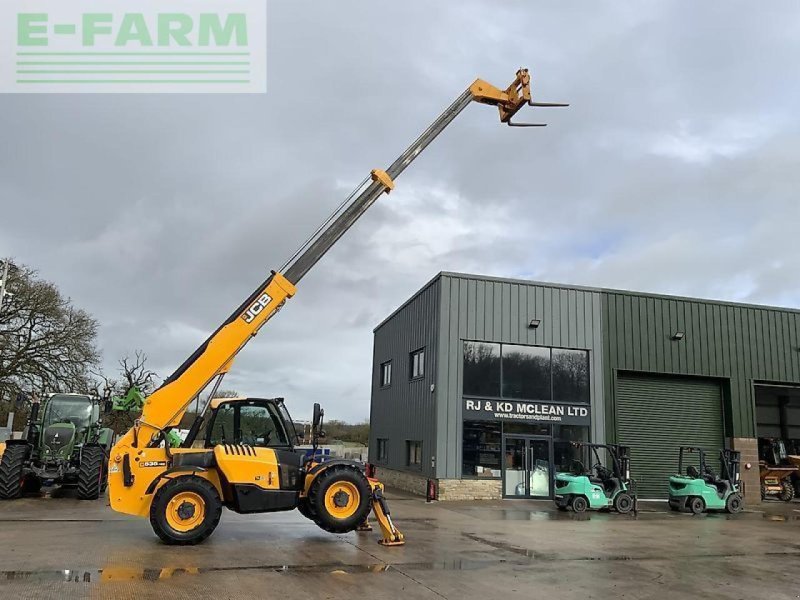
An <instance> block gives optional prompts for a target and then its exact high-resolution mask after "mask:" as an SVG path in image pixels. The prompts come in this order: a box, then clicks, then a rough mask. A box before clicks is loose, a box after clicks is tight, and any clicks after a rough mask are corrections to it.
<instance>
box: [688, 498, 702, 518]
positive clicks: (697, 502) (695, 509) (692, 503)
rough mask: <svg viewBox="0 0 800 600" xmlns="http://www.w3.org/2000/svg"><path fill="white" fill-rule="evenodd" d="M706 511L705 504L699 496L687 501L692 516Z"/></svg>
mask: <svg viewBox="0 0 800 600" xmlns="http://www.w3.org/2000/svg"><path fill="white" fill-rule="evenodd" d="M705 509H706V503H705V501H704V500H703V499H702V498H701V497H700V496H695V497H694V498H691V499H690V500H689V511H690V512H691V513H692V514H693V515H699V514H701V513H702V512H703V511H705Z"/></svg>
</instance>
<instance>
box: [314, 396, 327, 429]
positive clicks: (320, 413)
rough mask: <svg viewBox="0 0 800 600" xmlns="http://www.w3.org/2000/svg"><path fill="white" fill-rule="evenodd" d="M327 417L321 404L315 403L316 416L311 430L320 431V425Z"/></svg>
mask: <svg viewBox="0 0 800 600" xmlns="http://www.w3.org/2000/svg"><path fill="white" fill-rule="evenodd" d="M324 416H325V411H324V410H322V407H321V406H320V405H319V402H315V403H314V416H313V418H312V420H311V428H312V429H313V430H314V431H317V430H318V429H319V426H320V424H321V423H322V417H324Z"/></svg>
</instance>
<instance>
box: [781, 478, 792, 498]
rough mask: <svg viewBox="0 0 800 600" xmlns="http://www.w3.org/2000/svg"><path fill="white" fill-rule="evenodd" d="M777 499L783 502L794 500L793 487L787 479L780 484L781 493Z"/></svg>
mask: <svg viewBox="0 0 800 600" xmlns="http://www.w3.org/2000/svg"><path fill="white" fill-rule="evenodd" d="M778 498H780V499H781V500H783V501H784V502H791V501H792V499H793V498H794V486H793V485H792V482H791V481H789V480H788V479H784V480H783V481H782V482H781V493H780V495H779V496H778Z"/></svg>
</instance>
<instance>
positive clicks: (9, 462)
mask: <svg viewBox="0 0 800 600" xmlns="http://www.w3.org/2000/svg"><path fill="white" fill-rule="evenodd" d="M27 458H28V446H27V444H13V445H11V446H6V450H5V452H4V453H3V458H2V459H0V499H2V500H15V499H16V498H19V497H20V496H22V486H23V483H24V481H25V474H24V473H25V460H26V459H27Z"/></svg>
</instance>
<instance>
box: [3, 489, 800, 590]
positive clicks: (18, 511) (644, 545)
mask: <svg viewBox="0 0 800 600" xmlns="http://www.w3.org/2000/svg"><path fill="white" fill-rule="evenodd" d="M390 498H391V502H392V504H391V507H392V509H393V513H394V516H395V517H396V520H397V523H398V525H399V526H400V528H401V529H402V530H403V531H404V532H405V534H406V537H407V541H408V543H407V545H406V546H404V547H402V548H384V547H382V546H380V545H378V544H377V543H376V540H377V537H378V534H377V531H375V532H372V533H352V534H348V535H339V536H337V535H330V534H327V533H325V532H323V531H321V530H319V529H317V528H316V526H314V525H313V524H312V523H311V522H309V521H307V520H305V519H304V518H303V517H302V516H301V515H300V514H298V513H296V512H291V513H282V514H273V515H256V516H249V517H248V516H241V515H236V514H233V513H230V512H227V511H226V512H225V513H224V514H223V517H222V522H221V524H220V526H219V528H218V529H217V531H216V532H215V534H214V535H213V536H212V537H211V538H210V539H209V540H208V541H207V542H206V543H205V544H203V545H200V546H195V547H184V548H180V547H168V546H165V545H163V544H161V543H159V542H158V540H157V538H156V537H155V535H154V534H153V533H152V531H151V529H150V525H149V523H148V522H147V521H146V520H144V519H134V518H128V517H125V516H122V515H118V514H116V513H114V512H112V511H111V509H110V508H108V507H107V506H106V504H105V501H97V502H89V503H87V502H80V501H78V500H75V499H73V498H71V497H60V498H49V497H45V498H26V499H23V500H19V501H15V502H4V503H2V504H0V598H59V599H60V598H84V597H87V598H114V599H115V600H124V599H128V598H136V599H142V598H161V599H163V598H220V599H222V598H242V599H245V598H246V599H248V600H252V599H254V598H285V599H289V598H291V599H297V600H299V599H302V598H342V599H348V600H352V599H353V598H369V599H370V600H378V599H381V598H399V597H403V598H406V599H416V598H420V599H423V598H451V599H458V600H467V599H470V598H480V599H491V600H495V599H497V600H506V599H508V598H576V599H577V598H580V599H584V598H631V599H633V598H636V599H641V598H659V599H660V598H667V597H669V598H673V599H678V598H731V599H733V598H736V599H744V598H770V599H771V600H779V599H795V600H796V599H797V598H800V503H797V502H795V503H792V504H782V503H778V502H770V503H766V504H763V505H762V506H761V507H759V508H758V509H757V510H753V511H748V512H746V513H743V514H741V515H738V516H736V517H728V516H725V515H704V516H697V517H694V516H691V515H685V514H677V513H670V512H665V511H664V509H663V506H661V505H657V504H650V503H643V504H642V507H641V509H642V510H641V512H640V514H639V516H638V518H634V517H632V516H631V517H623V516H619V515H614V514H601V513H591V514H586V515H580V516H578V515H574V514H572V513H566V514H565V513H559V512H557V511H556V510H555V509H554V508H553V507H552V504H551V503H549V502H536V501H497V502H464V503H433V504H426V503H425V502H424V501H423V500H421V499H419V498H416V497H411V496H406V495H402V494H400V493H397V492H395V493H392V494H390Z"/></svg>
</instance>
